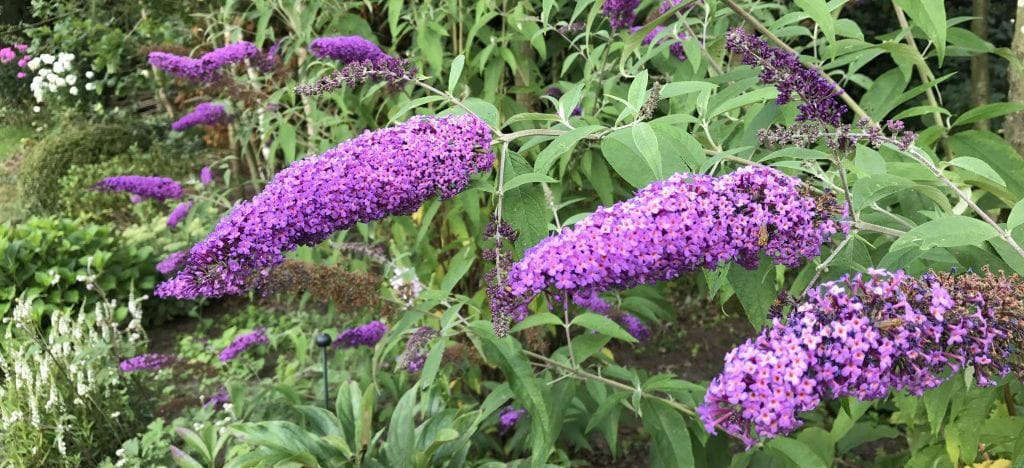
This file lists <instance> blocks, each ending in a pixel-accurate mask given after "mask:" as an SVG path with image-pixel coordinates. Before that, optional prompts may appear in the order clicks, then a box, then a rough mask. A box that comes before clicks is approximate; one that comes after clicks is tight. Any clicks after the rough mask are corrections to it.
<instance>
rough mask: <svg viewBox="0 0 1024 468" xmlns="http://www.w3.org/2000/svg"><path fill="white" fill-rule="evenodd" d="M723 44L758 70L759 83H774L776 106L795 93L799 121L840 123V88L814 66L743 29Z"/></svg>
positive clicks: (731, 33) (844, 107)
mask: <svg viewBox="0 0 1024 468" xmlns="http://www.w3.org/2000/svg"><path fill="white" fill-rule="evenodd" d="M725 38H726V42H725V47H726V49H728V50H729V51H730V52H733V53H736V54H740V55H742V56H743V63H745V64H747V65H752V66H755V67H759V68H760V69H761V83H764V84H771V85H775V88H776V89H778V90H779V95H778V97H777V98H776V99H775V103H776V104H778V105H780V106H781V105H784V104H787V103H789V102H790V101H791V100H792V99H793V95H794V94H796V95H797V96H798V97H799V98H800V101H801V103H800V105H799V106H798V109H799V113H798V114H797V116H796V120H797V121H798V122H803V121H816V122H821V123H822V124H824V125H830V126H833V127H838V126H839V125H841V124H842V117H843V114H845V113H846V111H847V108H846V106H845V105H842V104H839V102H838V101H836V97H837V96H839V95H841V94H843V89H842V88H840V87H839V86H838V85H836V84H834V83H832V82H831V81H829V80H828V79H827V78H826V77H825V76H824V75H822V73H821V72H820V71H818V70H816V69H813V68H809V67H806V66H804V65H803V64H801V63H800V57H798V56H797V55H796V54H794V53H791V52H788V51H786V50H783V49H779V48H777V47H771V46H769V45H768V43H767V42H766V41H765V40H764V39H761V38H760V37H757V36H755V35H753V34H750V33H748V32H746V31H744V30H743V29H742V28H735V29H733V30H732V31H729V33H728V34H726V36H725Z"/></svg>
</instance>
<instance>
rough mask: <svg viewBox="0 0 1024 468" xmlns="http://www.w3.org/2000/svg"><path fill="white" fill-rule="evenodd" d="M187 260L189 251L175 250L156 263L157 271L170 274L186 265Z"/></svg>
mask: <svg viewBox="0 0 1024 468" xmlns="http://www.w3.org/2000/svg"><path fill="white" fill-rule="evenodd" d="M185 260H188V251H186V250H181V251H178V252H174V253H172V254H170V255H168V256H167V257H166V258H164V259H163V260H160V263H157V264H156V271H158V272H160V274H164V275H169V274H171V273H174V272H175V271H178V269H180V268H181V267H182V266H184V265H185Z"/></svg>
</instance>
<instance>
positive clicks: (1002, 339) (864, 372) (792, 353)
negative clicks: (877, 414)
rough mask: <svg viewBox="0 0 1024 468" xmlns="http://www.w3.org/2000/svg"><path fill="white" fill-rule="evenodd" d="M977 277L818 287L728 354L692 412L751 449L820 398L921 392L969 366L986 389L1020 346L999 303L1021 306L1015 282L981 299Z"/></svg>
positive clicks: (872, 272) (872, 273)
mask: <svg viewBox="0 0 1024 468" xmlns="http://www.w3.org/2000/svg"><path fill="white" fill-rule="evenodd" d="M977 278H978V276H976V275H973V274H971V276H970V277H969V276H968V275H961V277H957V276H954V275H952V274H951V275H936V274H932V273H929V274H926V275H924V276H922V277H920V278H914V277H910V276H907V275H906V274H904V273H903V272H902V271H897V272H895V273H891V272H888V271H884V270H877V269H869V270H868V273H867V274H866V275H862V274H860V273H858V274H855V275H852V276H850V275H846V276H844V277H842V278H841V279H839V280H836V281H832V282H827V283H824V284H822V285H821V286H819V287H818V288H816V289H814V290H811V291H809V294H808V297H807V299H806V300H804V301H802V302H801V303H800V304H799V305H797V307H796V308H795V310H794V311H793V312H792V313H790V315H789V317H788V319H787V320H786V321H785V322H783V321H782V320H781V319H779V318H778V317H776V318H775V319H774V320H773V323H772V325H771V326H770V327H768V328H767V329H765V330H764V331H762V332H761V334H760V335H758V336H757V337H756V338H754V339H751V340H747V342H746V343H744V344H742V345H740V346H739V347H737V348H736V349H733V350H732V351H730V352H729V353H728V354H727V355H726V357H725V369H724V370H723V371H722V373H721V374H720V375H719V376H718V377H716V378H715V379H714V380H712V381H711V385H710V386H709V387H708V391H707V395H706V396H705V398H704V404H703V405H701V406H700V408H698V413H699V414H700V416H701V419H702V420H703V421H704V424H705V426H706V427H707V430H708V431H709V432H712V433H714V432H715V430H716V428H721V429H722V430H724V431H725V432H727V433H729V434H731V435H733V436H736V437H738V438H740V439H742V440H743V441H744V442H746V443H747V446H748V447H749V446H751V445H752V444H754V443H756V441H757V440H758V439H759V438H763V437H768V438H770V437H775V436H778V435H785V434H788V433H790V432H792V431H793V430H795V429H797V428H798V427H800V426H801V425H802V424H803V423H802V421H800V420H798V419H797V415H798V413H800V412H803V411H810V410H812V409H814V408H815V407H817V406H818V404H819V403H820V402H821V400H822V399H824V398H839V397H843V396H851V397H855V398H857V399H859V400H872V399H878V398H882V397H884V396H886V395H888V394H889V393H890V392H893V391H899V390H906V391H907V392H909V393H910V394H912V395H921V394H922V393H923V392H924V391H925V390H928V389H930V388H934V387H937V386H939V385H940V384H942V383H943V382H944V381H946V380H948V379H949V378H951V377H953V376H954V375H955V374H956V373H957V372H958V371H960V370H963V369H964V368H966V367H967V366H972V367H973V369H974V377H975V379H976V381H977V383H978V385H981V386H990V385H994V384H995V383H996V382H995V380H994V378H997V377H1000V376H1003V375H1006V374H1007V373H1009V372H1010V370H1011V369H1010V365H1009V362H1010V361H1009V357H1010V355H1011V352H1012V350H1013V349H1017V347H1018V346H1019V341H1020V337H1019V331H1020V330H1021V329H1022V328H1024V319H1022V317H1021V316H1020V315H1019V308H1016V307H1014V306H1009V307H1006V306H1007V305H1008V303H1007V300H1010V301H1016V302H1017V303H1018V304H1017V305H1019V300H1020V296H1019V295H1018V294H1019V291H1020V290H1021V289H1022V286H1021V284H1020V281H1019V278H1017V279H1011V280H1009V281H1006V280H1005V278H1004V279H999V278H996V282H999V281H1004V282H1005V284H1009V285H1011V287H1010V288H1007V290H1006V291H1008V292H1009V294H1006V295H1005V296H1004V297H998V296H1000V295H1001V294H1000V293H997V294H988V295H986V294H983V293H982V292H981V289H979V288H977V287H976V286H977V285H979V284H983V282H984V281H986V280H982V281H981V282H979V281H977ZM988 278H989V279H991V278H994V277H993V276H992V275H990V276H989V277H988ZM1013 283H1016V285H1013ZM996 286H997V287H998V286H999V285H998V284H996ZM1011 295H1016V296H1017V297H1016V299H1014V298H1012V297H1011ZM1008 311H1009V312H1011V313H1010V314H1007V313H1006V312H1008ZM1015 337H1016V338H1015ZM1014 340H1016V341H1017V343H1014Z"/></svg>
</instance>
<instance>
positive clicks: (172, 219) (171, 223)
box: [167, 202, 192, 229]
mask: <svg viewBox="0 0 1024 468" xmlns="http://www.w3.org/2000/svg"><path fill="white" fill-rule="evenodd" d="M191 209H192V202H181V203H179V204H178V206H176V207H174V210H172V211H171V214H169V215H167V227H169V228H171V229H174V228H176V227H178V223H180V222H181V221H182V220H184V219H185V217H186V216H188V212H189V210H191Z"/></svg>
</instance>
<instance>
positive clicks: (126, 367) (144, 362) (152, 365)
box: [118, 353, 175, 372]
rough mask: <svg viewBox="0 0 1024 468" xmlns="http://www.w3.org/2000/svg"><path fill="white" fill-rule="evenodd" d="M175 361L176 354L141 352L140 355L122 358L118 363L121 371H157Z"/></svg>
mask: <svg viewBox="0 0 1024 468" xmlns="http://www.w3.org/2000/svg"><path fill="white" fill-rule="evenodd" d="M174 361H175V358H174V356H168V355H166V354H154V353H150V354H140V355H138V356H135V357H132V358H128V359H125V360H122V361H121V363H120V364H118V368H120V369H121V372H138V371H155V370H160V369H163V368H164V367H166V366H167V365H168V364H171V363H173V362H174Z"/></svg>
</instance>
